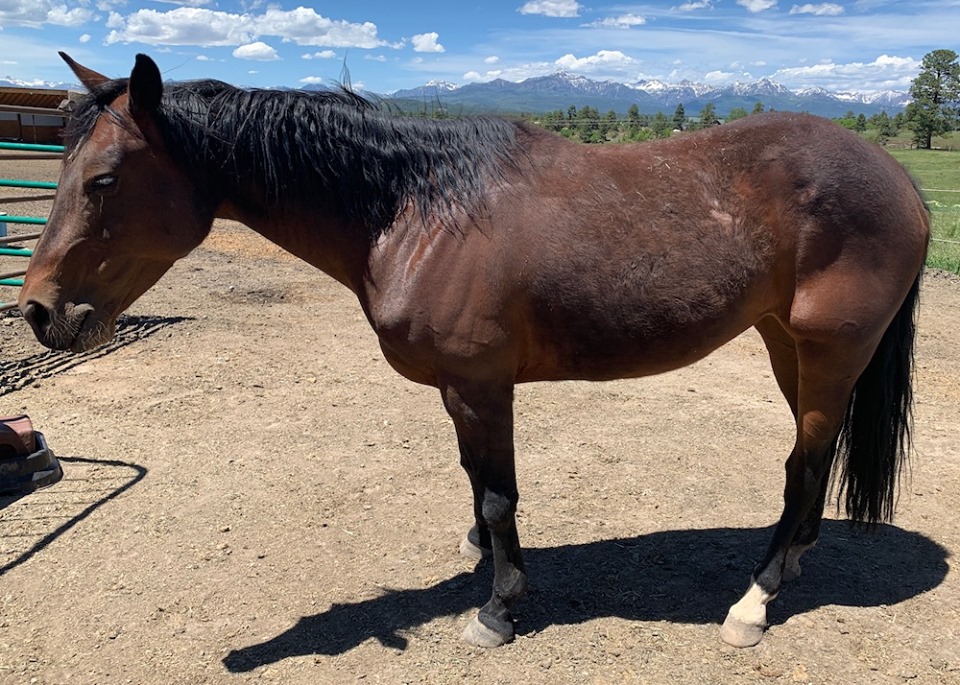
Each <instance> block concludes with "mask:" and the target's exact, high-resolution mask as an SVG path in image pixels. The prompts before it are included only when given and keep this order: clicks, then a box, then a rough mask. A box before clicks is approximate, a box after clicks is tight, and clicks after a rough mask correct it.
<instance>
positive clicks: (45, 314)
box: [20, 300, 50, 335]
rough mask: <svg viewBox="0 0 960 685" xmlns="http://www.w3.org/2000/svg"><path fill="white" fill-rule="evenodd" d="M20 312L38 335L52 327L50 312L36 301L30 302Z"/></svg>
mask: <svg viewBox="0 0 960 685" xmlns="http://www.w3.org/2000/svg"><path fill="white" fill-rule="evenodd" d="M20 312H21V313H22V314H23V318H24V319H26V321H27V323H29V324H30V326H31V327H32V328H33V330H34V331H35V332H36V333H37V334H38V335H39V334H40V333H41V332H43V331H44V330H46V329H47V328H48V327H49V325H50V312H49V311H48V310H47V308H46V307H44V306H43V305H42V304H40V303H39V302H37V301H36V300H28V301H27V303H26V304H25V305H23V307H21V308H20Z"/></svg>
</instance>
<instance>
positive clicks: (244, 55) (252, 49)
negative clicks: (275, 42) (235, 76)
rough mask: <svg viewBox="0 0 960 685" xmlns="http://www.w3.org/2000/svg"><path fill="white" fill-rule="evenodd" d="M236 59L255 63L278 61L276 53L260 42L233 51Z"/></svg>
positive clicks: (278, 57)
mask: <svg viewBox="0 0 960 685" xmlns="http://www.w3.org/2000/svg"><path fill="white" fill-rule="evenodd" d="M233 56H234V57H236V58H237V59H251V60H254V61H257V62H275V61H277V60H278V59H280V56H279V55H278V54H277V51H276V50H275V49H274V48H272V47H271V46H269V45H267V44H266V43H264V42H262V41H259V40H258V41H257V42H256V43H249V44H247V45H241V46H240V47H238V48H237V49H236V50H234V51H233Z"/></svg>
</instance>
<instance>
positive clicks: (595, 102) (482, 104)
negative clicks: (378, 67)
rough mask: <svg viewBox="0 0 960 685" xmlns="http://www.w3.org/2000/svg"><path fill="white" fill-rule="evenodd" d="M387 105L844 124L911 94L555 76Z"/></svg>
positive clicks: (429, 92)
mask: <svg viewBox="0 0 960 685" xmlns="http://www.w3.org/2000/svg"><path fill="white" fill-rule="evenodd" d="M389 97H390V98H391V99H393V100H398V101H401V102H404V103H410V104H411V105H412V104H414V103H416V104H417V105H418V106H419V107H421V108H423V107H427V108H430V109H433V108H436V107H438V106H439V107H443V108H445V109H447V110H459V111H465V112H471V113H473V112H500V113H543V112H549V111H554V110H558V109H559V110H563V111H566V110H567V108H568V107H570V106H571V105H573V106H575V107H577V108H580V107H583V106H585V105H590V106H591V107H594V108H596V109H598V110H599V111H600V112H601V113H604V112H607V111H609V110H613V111H615V112H617V113H618V114H625V113H626V112H627V110H628V109H629V108H630V106H631V105H634V104H636V105H637V108H638V109H639V110H640V112H641V113H642V114H656V113H657V112H663V113H664V114H673V112H674V110H675V109H676V107H677V105H679V104H682V105H683V108H684V110H685V111H686V113H687V115H688V116H691V115H696V113H697V112H699V111H700V110H701V109H703V107H704V106H705V105H706V104H707V103H708V102H711V103H713V105H714V107H715V108H716V111H717V113H718V114H719V115H720V116H724V115H726V114H727V113H728V112H729V111H730V110H731V109H733V108H734V107H743V108H744V109H745V110H747V111H748V112H749V111H751V110H752V109H753V108H754V106H755V105H756V103H757V102H760V103H762V104H763V106H764V108H765V109H777V110H787V111H804V112H810V113H812V114H819V115H820V116H825V117H841V116H843V115H844V114H845V113H847V112H848V111H852V112H854V113H855V114H860V113H863V114H864V115H866V116H871V115H873V114H877V113H879V112H881V111H886V112H887V113H888V114H891V115H893V114H896V113H897V112H899V111H901V110H903V109H904V108H905V107H906V106H907V104H908V103H909V102H910V95H909V93H907V92H905V91H893V90H890V91H884V92H881V93H871V94H866V93H852V92H839V93H838V92H830V91H827V90H824V89H822V88H807V89H804V90H799V91H792V90H789V89H787V88H785V87H784V86H782V85H780V84H779V83H776V82H774V81H771V80H769V79H765V78H764V79H760V80H759V81H755V82H753V83H735V84H733V85H730V86H719V87H718V86H709V85H705V84H702V83H694V82H692V81H681V82H680V83H675V84H668V83H664V82H663V81H657V80H641V81H637V82H634V83H616V82H614V81H594V80H592V79H589V78H587V77H585V76H578V75H576V74H570V73H567V72H563V71H559V72H556V73H554V74H551V75H549V76H539V77H535V78H529V79H526V80H525V81H520V82H513V81H505V80H503V79H497V80H495V81H489V82H487V83H470V84H467V85H464V86H459V85H456V84H451V83H446V82H440V81H433V82H430V83H428V84H426V85H423V86H420V87H419V88H413V89H409V90H399V91H396V92H394V93H391V94H390V95H389Z"/></svg>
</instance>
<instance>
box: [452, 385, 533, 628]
mask: <svg viewBox="0 0 960 685" xmlns="http://www.w3.org/2000/svg"><path fill="white" fill-rule="evenodd" d="M441 392H442V393H443V402H444V406H445V407H446V408H447V412H449V414H450V417H451V418H452V419H453V423H454V426H455V427H456V430H457V438H458V441H459V444H460V460H461V463H462V464H463V467H464V469H465V470H466V471H467V474H468V475H469V476H470V484H471V487H472V488H473V494H474V513H475V516H476V518H477V524H476V526H475V531H476V536H477V542H478V543H479V544H477V546H478V548H481V549H482V547H483V546H485V545H484V543H487V537H488V536H489V545H490V548H491V549H492V551H493V565H494V580H493V595H492V596H491V597H490V601H489V602H487V603H486V604H485V605H484V606H483V607H482V608H481V609H480V612H479V613H478V614H477V616H476V617H475V618H474V619H473V620H472V621H471V622H470V624H469V625H468V626H467V628H466V630H465V631H464V633H463V637H464V639H465V640H466V641H467V642H469V643H470V644H473V645H477V646H479V647H499V646H500V645H502V644H504V643H506V642H509V641H510V640H512V639H513V635H514V630H513V617H512V616H511V614H510V609H511V607H512V606H513V605H514V604H516V602H517V600H519V599H520V598H521V597H522V596H523V595H524V593H525V592H526V590H527V573H526V570H525V569H524V566H523V558H522V556H521V553H520V539H519V537H518V535H517V523H516V518H515V515H516V511H517V500H518V499H519V495H518V492H517V475H516V468H515V465H514V452H513V385H512V384H503V385H487V384H478V383H475V382H463V381H450V382H448V383H446V384H444V385H443V386H441Z"/></svg>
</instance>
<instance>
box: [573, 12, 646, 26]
mask: <svg viewBox="0 0 960 685" xmlns="http://www.w3.org/2000/svg"><path fill="white" fill-rule="evenodd" d="M646 23H647V20H646V19H645V18H644V17H641V16H640V15H637V14H622V15H620V16H619V17H606V18H604V19H598V20H597V21H592V22H590V23H589V24H584V26H593V27H596V28H602V29H629V28H631V27H633V26H642V25H643V24H646Z"/></svg>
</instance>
